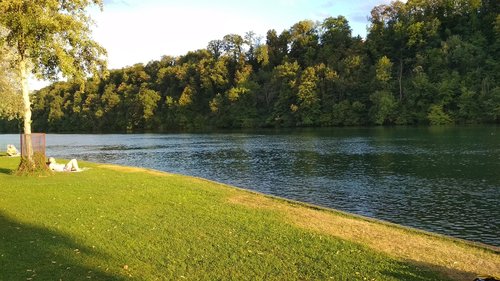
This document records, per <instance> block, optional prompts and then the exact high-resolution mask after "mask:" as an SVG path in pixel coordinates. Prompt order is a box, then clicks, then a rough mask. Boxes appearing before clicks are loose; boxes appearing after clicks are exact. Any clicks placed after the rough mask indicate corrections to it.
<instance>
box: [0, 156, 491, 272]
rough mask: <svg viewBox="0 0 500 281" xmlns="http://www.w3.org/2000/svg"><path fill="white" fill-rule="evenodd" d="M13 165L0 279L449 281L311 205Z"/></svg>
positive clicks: (6, 185) (5, 194) (3, 175)
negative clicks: (27, 171)
mask: <svg viewBox="0 0 500 281" xmlns="http://www.w3.org/2000/svg"><path fill="white" fill-rule="evenodd" d="M18 161H19V159H12V158H7V157H0V280H59V279H62V280H89V279H98V280H121V279H132V280H180V279H192V280H422V281H423V280H446V279H445V278H444V276H443V275H442V274H443V272H445V273H446V271H442V270H441V273H438V272H435V271H436V270H440V268H442V267H443V266H442V265H441V264H439V263H436V265H437V266H436V265H435V266H432V264H427V263H423V262H422V263H418V262H413V261H411V259H408V258H407V257H404V258H403V257H402V258H399V257H398V256H397V255H393V254H391V253H390V252H389V253H388V252H387V251H382V250H377V249H376V247H374V246H373V245H370V243H367V242H366V241H364V240H362V239H361V240H360V241H359V242H360V243H357V242H355V241H356V240H355V239H353V238H352V237H351V238H349V237H346V238H345V239H343V238H341V237H339V235H335V233H332V231H326V230H324V229H321V225H319V226H318V227H317V228H314V227H311V226H310V225H307V222H308V220H309V219H308V217H302V218H301V217H300V216H301V215H300V214H302V215H304V214H305V213H307V212H309V211H314V212H316V211H318V210H313V209H311V208H308V207H306V206H300V205H293V204H290V203H287V202H285V201H280V200H276V199H270V198H266V197H263V196H261V195H256V194H252V193H249V192H245V191H240V190H237V189H233V188H230V187H227V186H224V185H221V184H217V183H213V182H209V181H206V180H202V179H196V178H191V177H185V176H179V175H169V174H164V173H159V172H155V171H147V170H140V169H133V168H127V167H116V166H106V165H97V164H91V163H83V165H82V166H83V167H87V168H89V169H88V170H86V171H84V172H81V173H58V174H55V175H53V176H48V177H18V176H13V175H11V174H10V171H11V170H13V169H15V168H16V167H17V165H18ZM235 198H240V199H241V198H246V199H245V200H235ZM266 202H267V203H266ZM269 202H272V203H269ZM252 204H253V205H252ZM266 204H267V205H266ZM290 208H293V209H295V210H299V212H298V213H293V212H294V211H292V210H291V209H290ZM318 212H324V211H318ZM290 215H294V216H295V217H296V220H295V221H294V220H293V219H291V217H290ZM330 215H331V216H339V215H338V214H335V213H329V216H330ZM297 219H298V220H300V221H302V222H303V224H302V225H301V224H300V222H298V221H297ZM315 219H317V218H314V216H312V215H311V220H310V221H309V223H311V222H313V223H314V220H315ZM322 219H325V220H326V221H325V222H324V223H325V224H328V221H329V220H331V218H329V217H325V218H322ZM371 224H374V223H371ZM398 231H399V230H398ZM384 235H386V233H384ZM413 235H415V236H419V235H418V234H413ZM441 240H442V239H441ZM448 243H449V245H452V244H455V242H453V241H448ZM369 247H371V248H369ZM469 250H470V251H476V250H478V249H476V248H475V247H470V248H464V251H469ZM478 251H479V250H478ZM489 255H491V256H492V257H493V258H496V259H497V260H498V255H497V254H495V253H493V252H491V253H489ZM429 266H430V267H429ZM451 268H452V267H451ZM447 269H448V270H451V269H450V268H447ZM433 270H434V271H433ZM454 273H455V274H456V275H455V276H465V277H469V276H471V274H472V273H471V272H461V271H459V270H455V272H454Z"/></svg>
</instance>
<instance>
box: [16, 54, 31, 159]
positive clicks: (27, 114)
mask: <svg viewBox="0 0 500 281" xmlns="http://www.w3.org/2000/svg"><path fill="white" fill-rule="evenodd" d="M19 72H20V76H21V92H22V95H23V103H24V109H23V113H24V118H23V120H24V140H23V141H24V147H23V148H22V150H23V153H25V155H23V157H24V158H25V159H26V160H27V161H28V163H30V164H31V163H33V164H34V161H33V146H32V142H31V102H30V96H29V87H28V66H27V63H26V59H24V58H23V59H21V61H20V62H19Z"/></svg>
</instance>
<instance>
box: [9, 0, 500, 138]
mask: <svg viewBox="0 0 500 281" xmlns="http://www.w3.org/2000/svg"><path fill="white" fill-rule="evenodd" d="M84 2H85V1H84ZM499 14H500V8H499V4H498V2H497V1H489V0H482V1H479V0H446V1H445V0H443V1H417V0H409V1H407V3H403V2H393V3H391V4H389V5H380V6H377V7H374V8H373V10H372V12H371V16H370V25H369V32H368V35H367V38H366V39H363V38H361V37H359V36H353V35H352V31H351V28H350V26H349V23H348V21H347V19H346V18H345V17H343V16H339V17H329V18H326V19H324V20H323V21H322V22H312V21H308V20H305V21H301V22H298V23H296V24H294V25H293V26H291V27H290V28H289V29H286V30H283V31H282V32H281V33H278V32H277V31H275V30H270V31H268V32H267V34H266V37H265V39H259V37H258V36H256V35H255V34H253V33H251V32H249V33H247V34H246V35H245V36H240V35H237V34H229V35H226V36H224V37H223V38H222V39H216V40H212V41H210V42H209V43H208V44H207V48H206V49H201V50H196V51H191V52H188V53H187V54H185V55H183V56H179V57H170V56H164V57H162V58H161V59H160V60H157V61H151V62H149V63H148V64H145V65H144V64H136V65H134V66H131V67H126V68H123V69H116V70H112V71H111V72H110V75H109V77H107V78H106V79H95V78H89V79H87V80H86V82H85V87H84V89H82V88H81V87H79V86H78V83H76V82H74V81H70V82H58V83H55V84H53V85H51V86H49V87H47V88H44V89H42V90H40V91H38V92H37V93H36V94H35V95H34V105H33V109H34V116H35V118H34V125H35V126H36V127H37V128H39V129H40V130H47V131H51V132H71V131H83V132H103V131H117V132H124V131H137V132H140V131H157V132H163V131H168V130H182V129H207V128H249V127H250V128H251V127H275V126H286V127H296V126H300V127H304V126H354V125H387V124H406V125H409V124H464V123H499V122H500V85H499V81H500V77H499V75H500V64H499V63H498V58H499V57H500V16H499ZM48 70H50V69H48ZM49 73H50V71H49ZM1 124H3V126H4V129H3V130H7V129H8V128H7V125H8V123H6V122H3V123H1ZM1 126H2V125H0V129H1ZM11 129H12V127H11Z"/></svg>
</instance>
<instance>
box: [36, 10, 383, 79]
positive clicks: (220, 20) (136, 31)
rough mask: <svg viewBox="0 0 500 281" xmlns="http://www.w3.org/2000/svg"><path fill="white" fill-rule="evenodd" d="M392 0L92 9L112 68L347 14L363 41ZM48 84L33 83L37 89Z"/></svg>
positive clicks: (97, 35)
mask: <svg viewBox="0 0 500 281" xmlns="http://www.w3.org/2000/svg"><path fill="white" fill-rule="evenodd" d="M389 2H390V0H249V1H238V0H210V1H208V0H104V10H103V11H102V12H101V11H100V10H99V9H97V8H93V9H91V11H90V13H91V17H92V18H93V19H94V21H95V23H96V26H94V27H93V38H94V39H95V40H96V41H97V42H99V43H100V44H101V45H102V46H103V47H105V48H106V49H107V51H108V66H109V68H111V69H114V68H121V67H125V66H130V65H133V64H135V63H147V62H149V61H151V60H158V59H160V58H161V56H163V55H171V56H179V55H184V54H186V53H187V52H188V51H193V50H197V49H201V48H205V47H206V46H207V43H208V42H209V41H210V40H214V39H222V37H223V36H224V35H227V34H231V33H234V34H239V35H242V36H243V35H244V34H245V33H246V32H248V31H253V32H255V33H256V34H257V35H260V36H262V37H263V40H265V35H266V33H267V31H268V30H270V29H275V30H276V31H277V32H278V33H280V32H281V31H283V30H285V29H288V28H290V27H291V26H292V25H293V24H295V23H297V22H299V21H301V20H305V19H309V20H313V21H322V20H323V19H325V18H326V17H329V16H334V17H336V16H338V15H343V16H345V17H346V18H347V19H348V20H349V24H350V26H351V28H352V30H353V34H355V35H357V34H359V35H361V36H363V37H364V36H365V35H366V27H367V24H368V16H369V14H370V11H371V9H372V8H373V7H375V6H376V5H380V4H387V3H389ZM44 84H45V83H36V82H33V83H32V88H33V89H37V88H40V87H42V86H44Z"/></svg>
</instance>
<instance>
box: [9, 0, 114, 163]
mask: <svg viewBox="0 0 500 281" xmlns="http://www.w3.org/2000/svg"><path fill="white" fill-rule="evenodd" d="M93 4H94V5H98V6H99V7H101V8H102V6H103V4H102V0H37V1H33V0H16V1H1V2H0V14H1V15H2V16H1V17H0V27H1V28H4V29H6V30H7V31H6V34H5V36H2V38H1V41H0V42H1V43H2V45H6V46H8V47H10V48H12V49H13V51H14V56H15V58H14V64H15V66H16V68H17V70H18V71H19V76H20V84H21V92H22V97H23V102H24V109H23V118H24V134H25V135H26V136H28V137H27V139H26V152H27V155H26V156H27V157H26V160H27V162H28V164H29V165H28V166H32V167H33V168H34V166H35V165H34V161H33V159H32V156H33V155H32V154H33V151H32V147H31V140H30V137H29V136H30V135H31V102H30V96H29V88H28V76H29V73H30V72H32V73H34V74H35V75H36V76H37V77H39V78H46V79H53V80H55V79H57V78H58V77H59V75H62V76H64V77H71V78H74V79H76V81H84V78H85V75H86V74H87V73H94V74H97V73H98V72H99V71H102V70H104V69H105V66H106V65H105V61H104V60H103V56H104V55H105V53H106V51H105V50H104V48H103V47H101V46H99V44H97V43H96V42H94V41H93V40H92V39H91V37H90V33H91V30H90V26H91V24H92V21H91V19H90V17H89V16H88V15H87V13H86V11H85V9H86V8H87V7H89V6H91V5H93ZM2 47H3V46H2ZM82 85H83V83H82Z"/></svg>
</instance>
